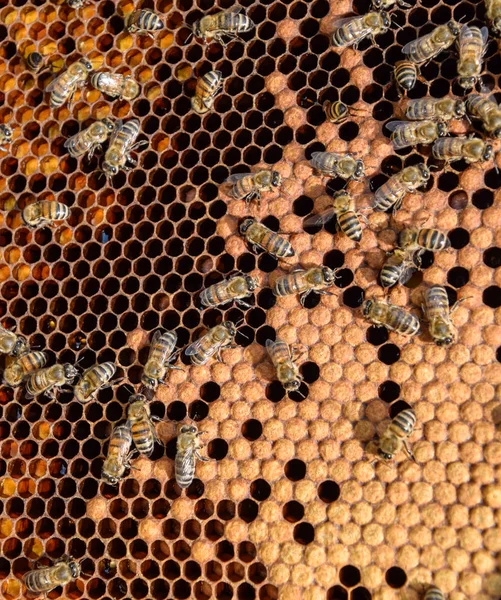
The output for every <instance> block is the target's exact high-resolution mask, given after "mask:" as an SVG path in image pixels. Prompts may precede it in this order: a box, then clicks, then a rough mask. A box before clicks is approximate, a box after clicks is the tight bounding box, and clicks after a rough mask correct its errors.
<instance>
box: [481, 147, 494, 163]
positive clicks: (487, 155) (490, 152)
mask: <svg viewBox="0 0 501 600" xmlns="http://www.w3.org/2000/svg"><path fill="white" fill-rule="evenodd" d="M493 156H494V148H493V147H492V146H491V144H486V145H485V148H484V156H483V159H484V160H491V158H492V157H493Z"/></svg>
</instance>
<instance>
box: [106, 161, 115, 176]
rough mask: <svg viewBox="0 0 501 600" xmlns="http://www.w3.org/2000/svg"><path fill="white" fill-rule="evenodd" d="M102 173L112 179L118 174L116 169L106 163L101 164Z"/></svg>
mask: <svg viewBox="0 0 501 600" xmlns="http://www.w3.org/2000/svg"><path fill="white" fill-rule="evenodd" d="M103 171H104V174H105V175H106V177H114V176H115V175H116V174H117V173H118V167H115V165H111V164H110V163H108V162H104V163H103Z"/></svg>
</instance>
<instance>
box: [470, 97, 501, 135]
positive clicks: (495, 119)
mask: <svg viewBox="0 0 501 600" xmlns="http://www.w3.org/2000/svg"><path fill="white" fill-rule="evenodd" d="M466 108H467V109H468V112H469V113H470V115H471V116H472V117H474V118H476V119H479V120H480V121H482V125H483V127H484V130H485V131H486V132H487V133H488V134H489V135H491V136H492V137H495V138H501V107H500V106H499V105H498V103H497V102H496V100H495V99H494V98H485V97H483V96H480V95H479V94H470V95H469V96H468V98H467V99H466Z"/></svg>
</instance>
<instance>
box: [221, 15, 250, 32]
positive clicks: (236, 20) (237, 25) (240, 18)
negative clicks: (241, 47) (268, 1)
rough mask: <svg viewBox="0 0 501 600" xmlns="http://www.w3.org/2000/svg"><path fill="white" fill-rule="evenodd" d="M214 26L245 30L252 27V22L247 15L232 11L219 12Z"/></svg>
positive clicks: (239, 30)
mask: <svg viewBox="0 0 501 600" xmlns="http://www.w3.org/2000/svg"><path fill="white" fill-rule="evenodd" d="M216 23H217V24H216V28H215V29H220V30H222V31H230V32H231V31H235V32H245V31H250V30H251V29H253V28H254V23H253V22H252V21H251V20H250V19H249V17H248V16H247V15H244V14H242V13H234V12H222V13H219V15H218V18H217V19H216Z"/></svg>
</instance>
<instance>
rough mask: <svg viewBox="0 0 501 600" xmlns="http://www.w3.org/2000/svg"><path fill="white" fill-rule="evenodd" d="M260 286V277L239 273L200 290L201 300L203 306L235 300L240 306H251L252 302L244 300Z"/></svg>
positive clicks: (217, 304) (218, 304)
mask: <svg viewBox="0 0 501 600" xmlns="http://www.w3.org/2000/svg"><path fill="white" fill-rule="evenodd" d="M258 287H259V279H257V277H251V276H250V275H243V274H242V275H237V276H236V277H232V278H231V279H226V280H224V281H221V282H219V283H215V284H214V285H211V286H210V287H208V288H206V289H205V290H202V291H201V292H200V302H201V304H202V305H203V306H220V305H221V304H226V303H228V302H233V301H235V302H236V303H237V304H238V305H239V306H243V307H244V308H251V305H250V304H247V302H243V300H242V298H248V297H249V296H250V295H251V294H252V293H253V292H254V290H256V289H257V288H258Z"/></svg>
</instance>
